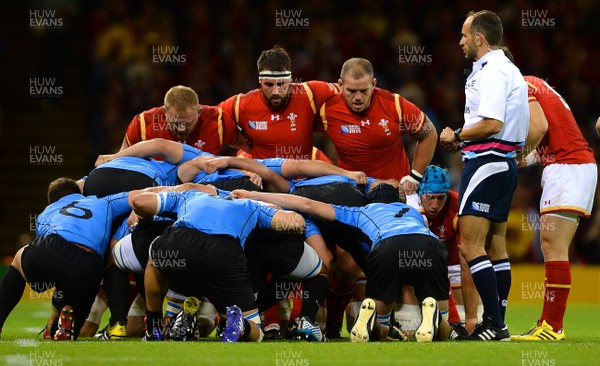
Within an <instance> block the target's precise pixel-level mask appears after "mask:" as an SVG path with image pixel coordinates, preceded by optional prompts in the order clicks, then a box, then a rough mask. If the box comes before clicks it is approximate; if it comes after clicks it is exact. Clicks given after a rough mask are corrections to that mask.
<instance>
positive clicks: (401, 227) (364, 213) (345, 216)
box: [332, 202, 437, 251]
mask: <svg viewBox="0 0 600 366" xmlns="http://www.w3.org/2000/svg"><path fill="white" fill-rule="evenodd" d="M332 206H333V207H334V208H335V220H336V221H339V222H341V223H344V224H347V225H351V226H355V227H357V228H359V229H360V230H361V231H362V232H363V233H365V234H366V235H367V236H368V237H369V239H371V242H372V245H371V251H373V248H374V247H375V246H376V245H377V244H378V243H379V242H380V241H381V240H383V239H387V238H389V237H392V236H396V235H410V234H419V235H428V236H432V237H434V238H437V236H435V234H433V233H432V232H431V231H430V230H429V229H428V228H427V226H426V224H425V221H423V215H421V213H420V212H419V211H417V210H416V209H415V208H413V207H411V206H408V205H405V204H404V203H400V202H395V203H387V204H386V203H372V204H369V205H366V206H364V207H346V206H338V205H332Z"/></svg>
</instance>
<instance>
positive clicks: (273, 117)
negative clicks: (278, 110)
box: [271, 114, 279, 121]
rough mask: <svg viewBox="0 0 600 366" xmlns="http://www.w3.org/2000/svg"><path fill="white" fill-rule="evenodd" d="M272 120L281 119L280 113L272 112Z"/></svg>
mask: <svg viewBox="0 0 600 366" xmlns="http://www.w3.org/2000/svg"><path fill="white" fill-rule="evenodd" d="M271 121H279V115H278V114H272V115H271Z"/></svg>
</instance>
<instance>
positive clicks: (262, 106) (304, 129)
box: [219, 81, 339, 160]
mask: <svg viewBox="0 0 600 366" xmlns="http://www.w3.org/2000/svg"><path fill="white" fill-rule="evenodd" d="M290 88H291V94H290V96H289V97H288V100H287V101H286V103H285V104H284V105H283V106H282V107H280V108H277V109H274V108H273V107H271V106H270V105H269V104H268V103H267V101H266V100H265V98H264V96H263V93H262V91H261V90H260V89H254V90H252V91H250V92H248V93H246V94H238V95H235V96H233V97H231V98H229V99H227V100H226V101H224V102H222V103H221V104H220V105H219V106H220V107H222V108H223V110H224V111H225V112H227V113H229V114H230V115H231V116H232V117H233V119H234V120H235V122H236V123H237V124H238V126H239V127H240V128H241V129H242V130H243V131H244V132H245V133H246V134H247V135H248V136H249V137H250V139H251V140H252V151H251V153H252V156H253V157H254V158H258V159H264V158H287V159H306V160H308V159H310V158H311V156H312V148H313V130H314V129H313V127H314V118H315V115H316V114H317V112H318V110H319V108H320V107H321V105H322V104H323V103H324V102H325V100H327V99H328V98H330V97H331V96H333V95H335V94H336V93H337V92H339V87H338V86H337V85H335V84H331V83H326V82H324V81H309V82H306V83H291V84H290Z"/></svg>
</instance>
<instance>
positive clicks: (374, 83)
mask: <svg viewBox="0 0 600 366" xmlns="http://www.w3.org/2000/svg"><path fill="white" fill-rule="evenodd" d="M375 85H377V78H373V87H375Z"/></svg>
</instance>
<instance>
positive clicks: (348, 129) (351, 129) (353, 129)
mask: <svg viewBox="0 0 600 366" xmlns="http://www.w3.org/2000/svg"><path fill="white" fill-rule="evenodd" d="M377 124H378V125H379V126H381V128H382V129H383V132H384V133H385V134H386V135H388V136H389V135H391V134H392V131H391V130H390V127H389V124H390V121H388V120H387V119H385V118H382V119H381V120H379V122H377ZM367 126H371V121H370V120H368V119H366V120H362V121H360V126H359V125H342V126H340V132H341V133H343V134H350V133H362V129H361V128H362V127H367Z"/></svg>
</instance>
